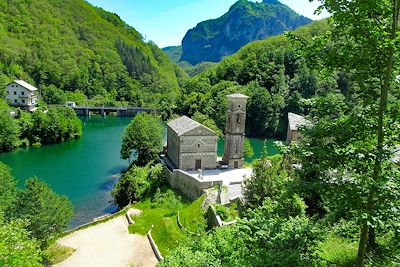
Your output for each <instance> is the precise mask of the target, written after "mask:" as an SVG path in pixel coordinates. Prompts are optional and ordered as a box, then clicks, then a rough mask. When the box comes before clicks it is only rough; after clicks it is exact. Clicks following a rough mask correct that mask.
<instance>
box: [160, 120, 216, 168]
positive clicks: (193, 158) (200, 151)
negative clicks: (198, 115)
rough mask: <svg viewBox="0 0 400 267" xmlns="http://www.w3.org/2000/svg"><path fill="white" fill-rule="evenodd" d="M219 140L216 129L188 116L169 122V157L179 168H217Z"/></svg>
mask: <svg viewBox="0 0 400 267" xmlns="http://www.w3.org/2000/svg"><path fill="white" fill-rule="evenodd" d="M217 140H218V136H217V134H216V133H215V132H214V131H212V130H211V129H209V128H207V127H206V126H204V125H202V124H200V123H198V122H196V121H194V120H192V119H190V118H188V117H186V116H182V117H180V118H178V119H175V120H172V121H170V122H169V123H167V157H168V158H169V159H170V160H171V162H172V163H173V164H174V165H175V167H176V168H177V169H181V170H184V171H189V170H199V169H215V168H216V166H217Z"/></svg>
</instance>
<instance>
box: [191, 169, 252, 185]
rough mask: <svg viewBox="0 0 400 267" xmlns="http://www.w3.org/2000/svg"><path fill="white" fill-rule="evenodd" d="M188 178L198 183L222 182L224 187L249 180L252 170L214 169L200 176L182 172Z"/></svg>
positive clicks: (203, 172)
mask: <svg viewBox="0 0 400 267" xmlns="http://www.w3.org/2000/svg"><path fill="white" fill-rule="evenodd" d="M184 172H185V173H187V174H188V175H189V176H191V177H193V178H194V179H196V180H198V181H203V182H218V181H222V182H223V184H224V185H230V184H241V183H242V181H243V179H244V178H250V176H251V174H252V172H253V169H250V168H247V169H215V170H203V171H202V176H200V173H199V172H198V171H184Z"/></svg>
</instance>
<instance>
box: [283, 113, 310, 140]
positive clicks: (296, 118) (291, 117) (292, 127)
mask: <svg viewBox="0 0 400 267" xmlns="http://www.w3.org/2000/svg"><path fill="white" fill-rule="evenodd" d="M305 124H306V119H305V118H304V117H303V116H300V115H297V114H294V113H291V112H289V113H288V130H287V137H286V143H287V144H290V143H291V142H293V141H300V140H301V134H300V132H299V128H300V127H302V126H304V125H305Z"/></svg>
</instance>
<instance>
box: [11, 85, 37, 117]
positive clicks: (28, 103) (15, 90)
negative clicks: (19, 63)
mask: <svg viewBox="0 0 400 267" xmlns="http://www.w3.org/2000/svg"><path fill="white" fill-rule="evenodd" d="M6 93H7V96H6V100H7V102H8V103H9V104H10V105H12V106H17V107H21V108H23V109H26V110H29V111H31V110H33V109H34V108H35V106H36V104H37V102H38V99H39V94H38V89H37V88H36V87H34V86H32V85H30V84H29V83H27V82H25V81H21V80H16V81H14V82H12V83H10V84H9V85H7V87H6Z"/></svg>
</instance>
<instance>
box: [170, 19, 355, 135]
mask: <svg viewBox="0 0 400 267" xmlns="http://www.w3.org/2000/svg"><path fill="white" fill-rule="evenodd" d="M327 30H329V26H328V24H327V21H317V22H314V23H312V24H310V25H307V26H304V27H302V28H300V29H298V30H296V31H295V33H296V34H298V35H299V36H302V37H303V38H305V39H308V38H312V37H313V36H319V35H322V34H323V33H325V32H326V31H327ZM335 90H342V91H343V92H345V91H346V90H348V89H347V84H346V81H345V77H344V76H343V75H340V74H339V75H338V74H337V73H332V74H330V79H325V73H320V72H317V71H316V70H313V69H312V68H310V67H309V66H307V64H306V60H305V58H304V57H303V56H301V55H300V54H299V53H298V51H297V50H296V47H295V46H294V44H293V42H292V41H291V40H290V39H289V38H288V36H285V35H281V36H277V37H271V38H268V39H266V40H263V41H257V42H254V43H251V44H249V45H247V46H245V47H244V48H242V49H241V50H240V51H239V52H238V53H236V54H235V55H233V56H230V57H228V58H226V59H224V60H223V61H222V62H221V63H220V64H218V65H217V66H214V67H212V68H211V69H209V70H207V71H205V72H203V73H201V74H199V75H198V76H196V77H194V78H192V79H190V80H186V81H185V82H184V83H183V85H182V97H181V98H180V99H179V100H178V102H177V105H176V108H175V109H174V112H175V113H178V114H185V115H188V116H192V115H194V114H195V113H196V112H200V113H202V114H204V115H207V116H208V117H210V118H211V119H213V120H214V121H215V122H216V124H217V126H218V127H219V128H220V129H224V125H225V110H226V95H228V94H229V93H233V92H241V93H244V94H246V95H248V96H249V97H250V99H249V103H248V108H247V120H246V134H247V135H249V136H256V137H265V136H268V137H280V138H283V137H284V135H285V132H286V127H287V112H295V113H299V114H304V113H305V112H307V110H306V109H305V107H304V106H303V102H304V101H305V100H307V99H311V98H312V97H314V96H316V95H325V94H326V93H327V92H329V91H335Z"/></svg>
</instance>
